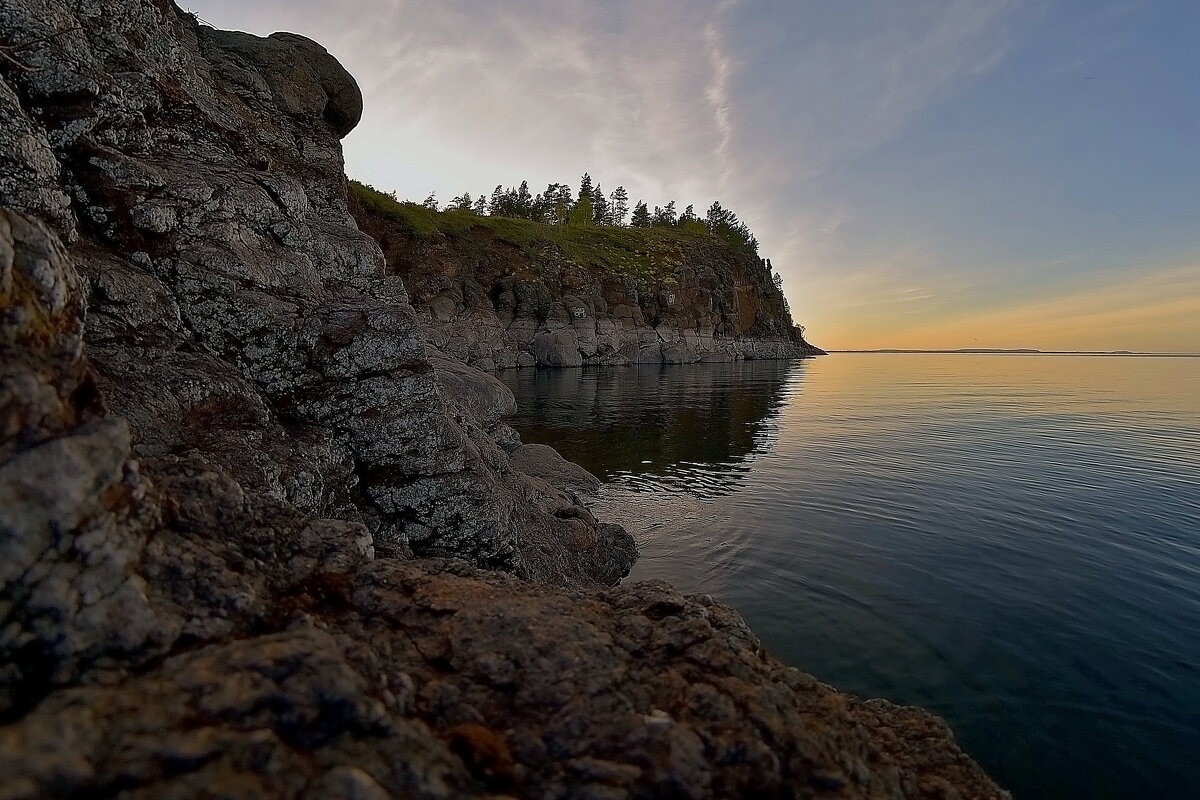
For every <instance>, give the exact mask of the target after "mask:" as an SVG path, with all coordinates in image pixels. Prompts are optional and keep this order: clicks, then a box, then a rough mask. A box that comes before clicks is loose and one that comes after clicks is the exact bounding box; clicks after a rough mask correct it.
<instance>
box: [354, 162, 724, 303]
mask: <svg viewBox="0 0 1200 800" xmlns="http://www.w3.org/2000/svg"><path fill="white" fill-rule="evenodd" d="M350 190H351V192H353V194H354V196H355V198H357V200H358V202H359V203H360V204H362V205H363V206H364V207H365V208H367V209H369V210H371V211H373V212H375V213H377V214H380V215H382V216H384V217H387V218H388V219H390V220H391V221H392V222H394V223H396V224H397V225H398V226H399V227H400V228H401V229H402V230H403V231H404V232H405V233H406V234H408V235H409V236H411V237H413V238H414V239H416V240H427V241H437V240H444V239H451V240H455V239H457V240H463V241H464V242H465V241H466V240H468V239H470V238H472V237H474V236H475V235H477V232H478V231H480V230H483V231H486V232H488V233H490V234H491V236H492V237H493V238H495V239H496V240H498V241H500V242H504V243H506V244H510V245H513V246H514V247H518V248H520V249H521V251H522V252H523V253H525V255H526V256H527V258H528V260H529V263H530V266H531V267H532V269H533V270H534V271H535V272H539V273H543V274H544V273H545V272H549V271H554V270H559V269H562V268H566V267H571V266H578V267H583V268H585V269H587V270H589V271H594V272H605V273H608V274H613V275H620V276H629V277H634V278H638V279H640V280H655V281H665V282H670V281H671V280H672V276H673V274H674V272H675V270H676V268H678V267H679V266H681V265H683V264H684V263H685V261H689V260H691V256H694V255H695V254H696V253H697V252H698V251H701V250H704V251H708V252H709V253H710V254H715V253H718V252H720V251H726V252H729V253H732V251H730V250H729V248H728V247H727V246H726V245H724V244H723V243H722V242H721V241H720V240H718V239H717V238H716V237H714V236H711V235H710V234H709V233H707V232H700V231H689V230H681V229H678V228H625V227H617V226H612V225H601V226H595V225H588V226H582V225H580V226H577V225H546V224H543V223H540V222H532V221H530V220H525V219H514V218H511V217H489V216H479V215H476V214H473V213H471V212H468V211H432V210H430V209H428V208H425V207H424V206H422V205H419V204H417V203H408V202H402V201H398V200H396V199H395V198H393V197H391V196H390V195H386V194H383V193H382V192H379V191H378V190H376V189H373V188H372V187H370V186H365V185H363V184H361V183H358V182H356V181H350Z"/></svg>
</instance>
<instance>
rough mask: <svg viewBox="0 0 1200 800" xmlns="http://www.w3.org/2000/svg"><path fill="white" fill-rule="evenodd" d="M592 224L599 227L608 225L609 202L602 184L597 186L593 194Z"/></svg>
mask: <svg viewBox="0 0 1200 800" xmlns="http://www.w3.org/2000/svg"><path fill="white" fill-rule="evenodd" d="M592 222H594V223H596V224H597V225H608V224H610V222H609V210H608V200H607V199H606V198H605V197H604V190H603V189H602V188H600V184H598V183H597V184H596V190H595V191H594V192H592Z"/></svg>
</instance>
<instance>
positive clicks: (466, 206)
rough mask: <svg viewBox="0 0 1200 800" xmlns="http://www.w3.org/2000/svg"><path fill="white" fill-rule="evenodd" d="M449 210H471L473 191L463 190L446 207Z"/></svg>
mask: <svg viewBox="0 0 1200 800" xmlns="http://www.w3.org/2000/svg"><path fill="white" fill-rule="evenodd" d="M446 210H447V211H470V210H471V193H470V192H463V193H462V194H460V195H459V196H458V197H456V198H454V199H453V200H451V201H450V205H449V206H447V208H446Z"/></svg>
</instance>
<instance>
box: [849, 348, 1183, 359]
mask: <svg viewBox="0 0 1200 800" xmlns="http://www.w3.org/2000/svg"><path fill="white" fill-rule="evenodd" d="M828 352H830V353H899V354H903V353H947V354H955V353H957V354H965V355H1000V356H1004V355H1010V356H1011V355H1024V356H1030V355H1033V356H1153V357H1155V358H1200V353H1138V352H1135V351H1133V350H1035V349H1032V348H1029V347H1017V348H1008V349H1005V348H999V347H960V348H958V349H957V350H905V349H900V348H882V349H879V350H830V351H828Z"/></svg>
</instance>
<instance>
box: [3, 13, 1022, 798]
mask: <svg viewBox="0 0 1200 800" xmlns="http://www.w3.org/2000/svg"><path fill="white" fill-rule="evenodd" d="M0 46H3V47H5V48H6V51H5V52H6V53H7V52H14V53H19V56H20V58H19V59H18V62H17V64H18V65H17V66H14V64H12V63H8V62H5V65H3V66H0V102H3V103H8V105H7V106H5V108H6V109H8V111H11V112H12V114H11V115H9V116H7V117H6V124H5V126H3V127H0V153H3V154H4V155H3V157H2V158H3V160H0V167H2V169H3V173H2V174H0V206H7V207H8V208H7V209H4V210H0V618H2V619H3V625H2V626H0V796H3V797H5V798H14V799H15V798H41V797H46V798H49V797H91V796H111V797H122V798H141V797H145V798H151V797H154V798H160V797H195V796H222V797H247V798H250V797H296V798H309V797H311V798H317V797H321V798H324V797H346V798H351V797H353V798H386V797H428V798H457V797H501V796H514V795H516V796H525V797H647V798H648V797H675V796H677V797H696V798H704V797H714V798H715V797H738V796H746V797H750V796H755V797H758V796H762V797H797V796H801V797H804V796H829V797H863V796H872V797H1001V796H1003V793H1001V792H1000V791H999V790H998V789H997V788H996V787H995V786H994V785H993V784H992V783H991V782H990V781H989V780H988V779H987V778H986V776H985V775H984V774H983V773H982V772H981V771H980V770H979V768H978V767H977V766H976V765H975V764H974V763H973V762H971V761H970V760H969V759H968V758H967V757H966V756H965V755H963V754H962V753H961V751H959V750H958V748H957V747H956V746H955V745H954V743H953V739H952V737H951V736H950V733H949V731H948V730H947V729H946V728H945V726H944V724H942V723H941V722H939V721H938V720H936V719H935V718H933V717H930V716H929V715H927V714H925V713H924V712H920V711H917V710H911V709H900V708H897V707H894V706H891V705H888V704H885V703H881V702H878V701H873V702H868V703H863V702H860V701H857V700H854V699H852V698H849V697H846V696H845V695H841V694H839V693H837V692H835V691H834V690H832V689H830V688H828V687H825V686H823V685H821V684H820V683H818V682H817V681H815V680H814V679H812V678H810V677H808V676H806V675H804V674H803V673H801V672H799V671H797V670H795V669H793V668H790V667H787V666H784V665H783V664H780V663H779V662H778V661H776V660H774V659H772V658H771V657H770V656H769V655H767V654H766V653H764V652H763V649H762V647H761V645H760V644H759V642H758V640H757V639H756V638H755V637H754V635H753V634H752V633H751V632H750V631H749V630H748V629H747V628H746V626H745V623H744V622H742V621H741V619H740V618H739V617H738V616H737V615H736V613H735V612H733V611H732V610H730V609H728V608H726V607H724V606H721V605H719V604H717V603H714V602H712V601H711V600H710V599H708V598H689V597H684V596H682V595H680V594H678V593H677V592H675V591H674V590H673V589H671V588H670V587H668V586H666V585H664V584H656V583H651V584H638V585H633V586H627V587H620V588H611V589H605V588H602V587H600V586H599V585H600V584H610V583H615V582H616V581H617V580H619V579H620V578H621V577H622V576H623V575H624V574H626V573H627V571H628V569H629V567H630V565H631V563H632V559H633V555H634V547H633V543H632V540H631V539H630V538H629V536H628V534H627V533H625V532H624V531H623V530H622V529H620V528H617V527H616V526H612V525H605V524H603V523H601V522H597V521H596V520H595V519H594V518H593V517H592V515H591V514H590V513H589V512H588V511H587V509H586V507H584V506H583V505H582V504H581V502H580V497H581V496H582V494H583V493H585V492H586V490H588V488H589V487H591V486H593V485H594V484H593V482H592V481H590V480H588V478H589V477H590V476H587V474H586V473H584V472H582V470H578V469H577V468H576V469H572V468H571V467H570V466H568V465H566V464H565V462H559V461H556V460H555V458H556V457H555V456H552V455H551V453H550V452H548V451H546V450H542V449H539V448H536V447H534V448H530V446H528V445H522V444H521V443H520V441H519V439H517V438H516V437H515V435H514V433H513V432H512V430H511V428H508V426H506V425H504V424H503V422H502V419H503V416H504V415H505V414H506V413H508V411H510V410H511V407H512V406H511V402H512V401H511V395H508V394H506V392H505V390H503V387H502V386H500V385H499V384H498V383H496V382H495V381H494V380H493V379H491V378H489V377H488V376H485V375H483V374H482V373H481V372H479V371H477V370H474V369H471V368H466V367H463V366H462V365H460V364H455V363H454V362H452V361H447V360H446V359H445V358H444V356H443V355H441V354H439V353H437V352H433V351H431V350H429V349H428V348H427V344H426V342H425V340H424V338H423V335H422V328H421V326H420V324H419V323H418V318H417V315H416V314H415V312H414V311H413V309H412V307H411V305H410V304H409V303H408V300H407V293H406V292H405V289H404V287H403V285H401V283H400V282H399V280H398V279H397V278H395V277H394V276H391V277H389V276H388V275H387V274H386V270H385V268H384V260H383V256H382V253H381V252H380V250H379V248H378V247H377V246H376V245H375V244H374V243H373V242H372V241H371V240H370V239H369V238H367V237H366V236H365V235H363V234H362V233H360V232H359V231H358V230H357V229H356V228H355V226H354V223H353V221H352V220H351V219H350V217H349V216H348V215H347V213H346V207H345V201H344V194H343V189H344V185H343V179H342V177H341V154H340V149H339V146H338V141H337V137H338V135H339V134H341V133H344V132H345V130H347V129H348V127H347V126H349V125H352V124H353V119H354V118H355V117H356V114H357V112H356V111H355V108H356V100H355V98H356V97H357V93H356V92H355V91H353V90H352V88H351V87H352V86H353V82H352V79H350V78H349V76H348V75H346V74H345V73H344V71H341V69H340V67H336V62H333V60H332V57H329V56H328V54H326V53H324V51H323V50H322V49H321V48H320V47H319V46H317V45H315V44H313V43H310V42H308V41H307V40H302V39H300V38H299V37H291V36H276V37H271V38H270V39H267V40H262V39H256V38H254V37H246V36H244V35H241V34H221V33H219V32H214V31H210V30H207V29H204V28H200V27H199V26H198V25H197V24H196V23H195V21H194V20H193V19H192V18H191V17H190V16H188V15H186V14H184V13H183V12H181V11H180V10H179V9H178V8H176V7H175V6H174V5H172V4H171V3H169V2H165V1H164V0H83V2H77V1H73V2H66V0H27V1H26V2H20V3H10V4H6V5H4V6H2V7H0ZM260 46H261V47H262V48H263V51H262V52H259V50H258V48H259V47H260ZM18 48H19V49H18ZM10 120H11V124H9V121H10ZM47 154H49V156H50V157H51V158H52V159H53V162H54V163H53V164H50V163H48V162H46V158H47ZM63 198H67V200H68V202H65V203H64V202H62V200H63ZM64 243H65V244H64ZM85 307H86V309H87V318H86V320H85V316H84V311H85ZM527 448H530V449H527ZM429 555H447V556H451V555H452V556H455V558H453V559H443V558H432V559H431V558H414V556H429ZM485 567H492V568H499V569H500V570H503V571H489V570H488V569H485ZM530 579H535V580H530ZM552 584H556V585H552Z"/></svg>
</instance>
